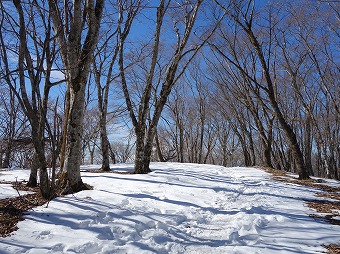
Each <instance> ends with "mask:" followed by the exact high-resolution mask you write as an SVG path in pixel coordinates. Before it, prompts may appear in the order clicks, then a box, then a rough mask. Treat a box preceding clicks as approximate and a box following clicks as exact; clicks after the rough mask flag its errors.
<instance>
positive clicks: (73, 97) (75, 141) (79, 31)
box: [48, 0, 104, 192]
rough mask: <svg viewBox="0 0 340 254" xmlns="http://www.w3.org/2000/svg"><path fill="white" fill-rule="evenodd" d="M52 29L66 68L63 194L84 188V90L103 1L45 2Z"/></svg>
mask: <svg viewBox="0 0 340 254" xmlns="http://www.w3.org/2000/svg"><path fill="white" fill-rule="evenodd" d="M48 4H49V9H50V13H49V15H50V16H51V19H52V21H53V30H54V32H55V36H56V40H57V43H58V45H59V50H60V55H61V59H62V63H63V67H64V69H65V75H66V82H67V86H68V92H69V97H68V98H67V100H68V101H67V102H66V103H67V108H66V119H65V121H67V125H66V130H65V131H64V133H65V134H66V144H67V146H66V156H65V163H64V167H63V169H62V170H63V173H62V176H61V177H60V180H61V185H62V186H63V187H64V192H75V191H78V190H81V189H83V188H84V184H83V182H82V179H81V176H80V164H81V158H82V153H81V151H82V149H81V148H82V134H83V117H84V107H85V90H86V84H87V80H88V75H89V72H90V65H91V63H92V58H93V52H94V49H95V46H96V44H97V40H98V34H99V28H100V23H101V18H102V12H103V8H104V0H97V1H94V0H91V1H87V2H86V3H85V1H82V0H75V1H73V2H71V1H64V2H63V3H60V2H57V1H54V0H48Z"/></svg>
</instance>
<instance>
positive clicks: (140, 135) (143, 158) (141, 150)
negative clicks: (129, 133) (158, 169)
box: [134, 130, 152, 174]
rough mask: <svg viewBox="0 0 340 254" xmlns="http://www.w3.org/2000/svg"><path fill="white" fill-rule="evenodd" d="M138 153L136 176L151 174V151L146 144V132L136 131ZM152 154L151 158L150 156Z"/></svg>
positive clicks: (136, 155) (136, 154) (136, 157)
mask: <svg viewBox="0 0 340 254" xmlns="http://www.w3.org/2000/svg"><path fill="white" fill-rule="evenodd" d="M136 136H137V137H136V153H135V169H134V174H147V173H150V172H151V170H150V160H151V150H152V146H151V149H150V148H149V147H147V145H146V144H145V143H144V139H145V130H136ZM148 149H149V150H148ZM149 154H150V156H148V155H149Z"/></svg>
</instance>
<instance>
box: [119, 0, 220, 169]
mask: <svg viewBox="0 0 340 254" xmlns="http://www.w3.org/2000/svg"><path fill="white" fill-rule="evenodd" d="M202 2H203V0H196V1H191V2H190V3H189V2H187V1H183V2H182V1H181V2H176V3H173V1H169V0H168V1H166V0H161V1H160V3H159V5H158V6H157V12H156V22H155V30H154V33H153V39H152V45H151V47H150V46H149V47H148V52H150V53H149V55H148V57H147V58H146V59H147V60H148V61H147V62H146V63H147V67H146V66H143V70H144V71H145V70H147V71H146V75H145V79H144V78H143V79H140V80H139V81H138V82H143V83H144V84H145V85H140V83H139V85H138V87H139V88H140V89H141V90H140V91H141V97H140V99H139V101H138V102H136V101H134V100H133V97H132V94H131V89H129V84H128V81H129V77H128V72H127V68H126V67H127V66H126V65H125V62H124V60H125V56H126V53H125V52H126V35H124V33H122V31H120V33H121V34H122V35H121V36H120V45H119V60H118V63H119V69H120V78H121V84H122V88H123V92H124V96H125V100H126V105H127V109H128V111H129V114H130V118H131V121H132V124H133V126H134V130H135V135H136V154H135V170H134V172H135V173H148V172H150V168H149V165H150V160H151V154H152V147H153V142H154V138H155V135H156V130H157V125H158V122H159V119H160V117H161V114H162V111H163V108H164V106H165V104H166V102H167V99H168V96H169V94H170V93H171V90H172V88H173V87H174V85H175V84H176V82H177V80H178V79H179V77H180V76H181V75H182V74H183V73H184V72H185V69H186V68H187V66H188V65H189V63H190V62H191V60H192V59H193V58H194V56H195V55H196V54H197V52H198V51H199V50H200V49H201V48H202V46H203V45H204V44H205V42H206V41H207V39H208V38H209V37H210V36H211V34H212V33H213V30H214V29H212V31H211V30H210V31H207V32H206V31H202V33H203V34H201V35H197V36H201V38H200V39H201V40H200V41H198V42H196V43H189V39H190V38H191V34H192V32H193V29H194V26H195V21H196V18H197V15H198V13H199V10H200V7H201V4H202ZM173 4H175V6H174V5H173ZM168 20H171V22H172V24H173V28H174V29H173V32H174V35H175V37H173V38H174V40H175V43H174V44H172V45H171V46H169V47H168V49H167V55H168V56H169V58H167V59H164V58H162V54H161V53H162V50H161V48H162V36H164V35H163V32H164V31H165V30H166V29H165V28H164V26H163V25H164V23H165V22H167V21H168ZM166 32H167V35H166V36H167V37H168V38H169V37H172V36H173V35H171V33H170V31H166ZM196 32H197V34H198V31H196ZM204 32H206V33H205V34H204ZM162 61H163V62H162ZM161 62H162V63H165V65H162V64H161ZM164 67H165V69H164V70H163V68H164ZM131 68H132V67H131ZM152 93H153V94H157V95H156V96H155V95H154V96H152ZM153 99H154V100H153ZM151 107H152V109H151Z"/></svg>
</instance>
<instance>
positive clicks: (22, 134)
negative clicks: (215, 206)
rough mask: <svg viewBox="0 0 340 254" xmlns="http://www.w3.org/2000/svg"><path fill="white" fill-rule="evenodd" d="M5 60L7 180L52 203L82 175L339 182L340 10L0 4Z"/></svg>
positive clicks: (196, 1) (0, 102) (230, 3)
mask: <svg viewBox="0 0 340 254" xmlns="http://www.w3.org/2000/svg"><path fill="white" fill-rule="evenodd" d="M0 58H1V59H0V87H1V94H0V168H7V167H24V168H30V169H31V174H30V179H29V182H28V184H29V185H30V186H36V185H37V184H39V186H40V190H41V192H42V195H43V196H44V197H45V198H51V197H53V195H55V193H56V191H57V190H58V191H61V192H62V193H72V192H76V191H79V190H82V189H85V188H86V184H84V183H83V181H82V178H81V174H80V166H81V165H82V164H100V165H101V166H100V167H101V170H103V171H109V170H110V163H120V162H133V163H134V173H137V174H140V173H141V174H144V173H148V172H150V167H149V165H150V162H151V161H161V162H165V161H169V162H186V163H200V164H215V165H222V166H261V167H269V168H275V169H279V170H283V171H288V172H293V173H296V174H298V175H299V178H300V179H308V178H309V177H310V176H318V177H326V178H333V179H339V178H340V121H339V113H340V112H339V111H340V85H339V80H340V62H339V59H340V3H339V2H338V1H318V0H312V1H310V0H309V1H307V0H301V1H276V0H274V1H260V0H240V1H236V0H227V1H220V0H210V1H208V0H178V1H174V0H160V1H146V0H87V1H83V0H74V1H69V0H65V1H60V0H13V1H1V2H0ZM38 174H39V177H38ZM37 179H39V182H38V180H37Z"/></svg>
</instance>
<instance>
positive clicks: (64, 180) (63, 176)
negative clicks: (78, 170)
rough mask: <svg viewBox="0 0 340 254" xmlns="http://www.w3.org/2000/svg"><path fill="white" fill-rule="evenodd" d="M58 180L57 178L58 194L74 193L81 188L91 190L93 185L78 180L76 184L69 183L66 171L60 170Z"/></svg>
mask: <svg viewBox="0 0 340 254" xmlns="http://www.w3.org/2000/svg"><path fill="white" fill-rule="evenodd" d="M57 178H58V180H57V191H56V192H57V193H58V195H67V194H72V193H76V192H79V191H82V190H92V189H93V187H92V186H91V185H89V184H86V183H83V181H81V180H80V181H78V183H76V184H73V185H72V184H71V183H70V181H69V179H68V176H67V173H66V172H60V173H59V174H58V177H57Z"/></svg>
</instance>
